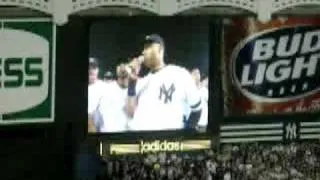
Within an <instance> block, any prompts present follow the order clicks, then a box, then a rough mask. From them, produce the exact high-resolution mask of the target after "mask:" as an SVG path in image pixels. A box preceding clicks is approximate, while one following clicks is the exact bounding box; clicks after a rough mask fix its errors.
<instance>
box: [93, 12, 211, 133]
mask: <svg viewBox="0 0 320 180" xmlns="http://www.w3.org/2000/svg"><path fill="white" fill-rule="evenodd" d="M208 34H209V24H208V21H207V20H205V19H204V20H199V19H198V20H197V21H190V19H187V18H180V19H178V20H176V19H172V18H116V19H104V20H100V21H94V22H93V23H92V24H91V27H90V57H89V69H88V72H89V86H88V88H89V89H88V115H89V132H96V133H116V132H146V131H166V130H171V131H172V130H173V131H174V130H183V129H186V130H195V131H201V132H204V131H206V128H207V124H208V96H209V95H208V70H209V60H208V59H209V40H208V38H209V37H208Z"/></svg>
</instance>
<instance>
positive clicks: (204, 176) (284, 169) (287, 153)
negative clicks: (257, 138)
mask: <svg viewBox="0 0 320 180" xmlns="http://www.w3.org/2000/svg"><path fill="white" fill-rule="evenodd" d="M97 179H99V180H107V179H111V180H140V179H141V180H143V179H151V180H153V179H155V180H158V179H159V180H320V141H316V142H315V141H314V142H306V143H291V144H272V145H271V144H258V143H253V144H228V145H221V146H220V147H218V148H212V149H210V150H206V151H197V152H179V153H164V152H160V153H153V154H146V155H117V156H109V157H103V160H102V168H101V172H100V174H99V175H98V177H97Z"/></svg>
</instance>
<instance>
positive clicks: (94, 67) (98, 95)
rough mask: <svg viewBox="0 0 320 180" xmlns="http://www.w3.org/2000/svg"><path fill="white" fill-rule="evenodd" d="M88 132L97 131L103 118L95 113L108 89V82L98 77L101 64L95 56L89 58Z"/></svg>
mask: <svg viewBox="0 0 320 180" xmlns="http://www.w3.org/2000/svg"><path fill="white" fill-rule="evenodd" d="M88 71H89V72H88V74H89V85H88V132H97V131H99V129H100V128H99V127H100V124H101V118H100V117H99V116H97V114H96V113H95V112H96V110H97V108H98V107H99V104H100V101H101V99H102V96H103V94H104V93H105V90H106V83H104V82H103V81H102V80H100V79H99V78H98V75H99V66H98V61H97V59H95V58H89V70H88Z"/></svg>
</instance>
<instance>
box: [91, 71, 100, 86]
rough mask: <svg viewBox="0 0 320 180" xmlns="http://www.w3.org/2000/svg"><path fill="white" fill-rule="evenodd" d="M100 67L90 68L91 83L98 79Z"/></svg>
mask: <svg viewBox="0 0 320 180" xmlns="http://www.w3.org/2000/svg"><path fill="white" fill-rule="evenodd" d="M98 74H99V70H98V68H89V84H92V83H94V82H95V81H96V80H97V79H98Z"/></svg>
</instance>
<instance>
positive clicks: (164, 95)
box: [159, 83, 176, 104]
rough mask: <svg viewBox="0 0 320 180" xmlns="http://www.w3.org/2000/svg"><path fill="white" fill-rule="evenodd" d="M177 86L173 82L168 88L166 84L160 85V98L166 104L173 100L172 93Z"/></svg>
mask: <svg viewBox="0 0 320 180" xmlns="http://www.w3.org/2000/svg"><path fill="white" fill-rule="evenodd" d="M175 90H176V87H175V86H174V84H173V83H172V84H171V86H170V87H169V88H166V86H165V85H164V84H162V85H161V87H160V95H159V99H160V100H163V101H164V103H165V104H167V103H168V101H170V102H171V101H172V95H173V93H174V92H175Z"/></svg>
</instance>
